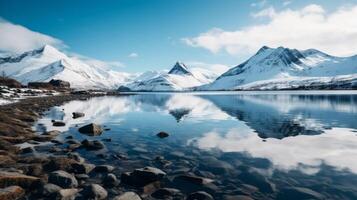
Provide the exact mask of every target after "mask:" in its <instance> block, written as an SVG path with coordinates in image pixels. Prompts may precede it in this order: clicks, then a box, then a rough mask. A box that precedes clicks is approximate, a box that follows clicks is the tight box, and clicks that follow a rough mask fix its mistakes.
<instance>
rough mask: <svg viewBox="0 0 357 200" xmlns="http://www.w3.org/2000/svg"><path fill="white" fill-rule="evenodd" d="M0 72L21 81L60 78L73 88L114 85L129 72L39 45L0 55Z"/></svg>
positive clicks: (121, 81)
mask: <svg viewBox="0 0 357 200" xmlns="http://www.w3.org/2000/svg"><path fill="white" fill-rule="evenodd" d="M0 72H5V73H6V75H8V76H10V77H12V78H15V79H16V80H18V81H20V82H21V83H22V84H27V83H28V82H34V81H41V82H44V81H49V80H51V79H61V80H64V81H68V82H70V84H71V87H73V88H86V89H90V88H117V87H118V86H119V85H122V84H124V83H126V82H128V81H130V80H131V78H132V77H131V75H130V74H127V73H122V72H116V71H112V70H107V69H104V68H102V67H100V66H96V65H93V64H89V63H86V62H85V61H82V60H80V59H79V58H76V57H68V56H67V55H65V54H64V53H62V52H60V51H58V50H57V49H56V48H54V47H52V46H50V45H45V46H44V47H43V48H40V49H36V50H33V51H29V52H25V53H23V54H20V55H11V56H7V57H4V56H3V57H0Z"/></svg>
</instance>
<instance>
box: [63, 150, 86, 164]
mask: <svg viewBox="0 0 357 200" xmlns="http://www.w3.org/2000/svg"><path fill="white" fill-rule="evenodd" d="M67 157H68V158H70V159H73V160H75V161H77V162H79V163H83V162H84V161H85V159H84V158H83V157H81V156H80V155H79V153H73V152H70V153H68V154H67Z"/></svg>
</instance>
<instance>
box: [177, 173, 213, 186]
mask: <svg viewBox="0 0 357 200" xmlns="http://www.w3.org/2000/svg"><path fill="white" fill-rule="evenodd" d="M174 182H188V183H191V184H195V185H205V184H208V183H212V182H213V180H212V179H209V178H204V177H200V176H195V175H189V174H187V175H179V176H176V177H175V178H174Z"/></svg>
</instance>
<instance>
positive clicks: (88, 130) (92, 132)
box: [78, 123, 103, 136]
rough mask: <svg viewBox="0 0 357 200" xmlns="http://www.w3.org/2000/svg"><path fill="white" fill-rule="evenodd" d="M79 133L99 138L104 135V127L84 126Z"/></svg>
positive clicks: (95, 125)
mask: <svg viewBox="0 0 357 200" xmlns="http://www.w3.org/2000/svg"><path fill="white" fill-rule="evenodd" d="M78 131H79V132H80V133H83V134H86V135H89V136H97V135H101V134H102V133H103V129H102V127H101V126H99V125H97V124H93V123H91V124H87V125H85V126H82V127H81V128H79V129H78Z"/></svg>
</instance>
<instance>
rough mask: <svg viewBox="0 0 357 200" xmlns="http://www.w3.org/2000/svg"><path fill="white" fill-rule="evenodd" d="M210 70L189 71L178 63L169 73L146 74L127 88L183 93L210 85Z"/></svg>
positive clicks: (182, 64)
mask: <svg viewBox="0 0 357 200" xmlns="http://www.w3.org/2000/svg"><path fill="white" fill-rule="evenodd" d="M212 76H213V75H212V73H210V72H209V71H208V70H203V69H195V70H192V71H191V70H189V69H188V68H187V67H186V65H185V64H184V63H182V62H177V63H176V64H175V65H174V66H173V67H172V68H171V70H170V71H169V72H167V73H165V72H161V73H160V72H146V73H144V74H142V75H141V76H139V77H138V78H137V79H136V80H135V81H134V82H132V83H129V84H128V85H126V87H128V88H130V89H131V90H133V91H181V90H186V89H188V88H192V87H196V86H200V85H203V84H208V83H210V82H211V81H212Z"/></svg>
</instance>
